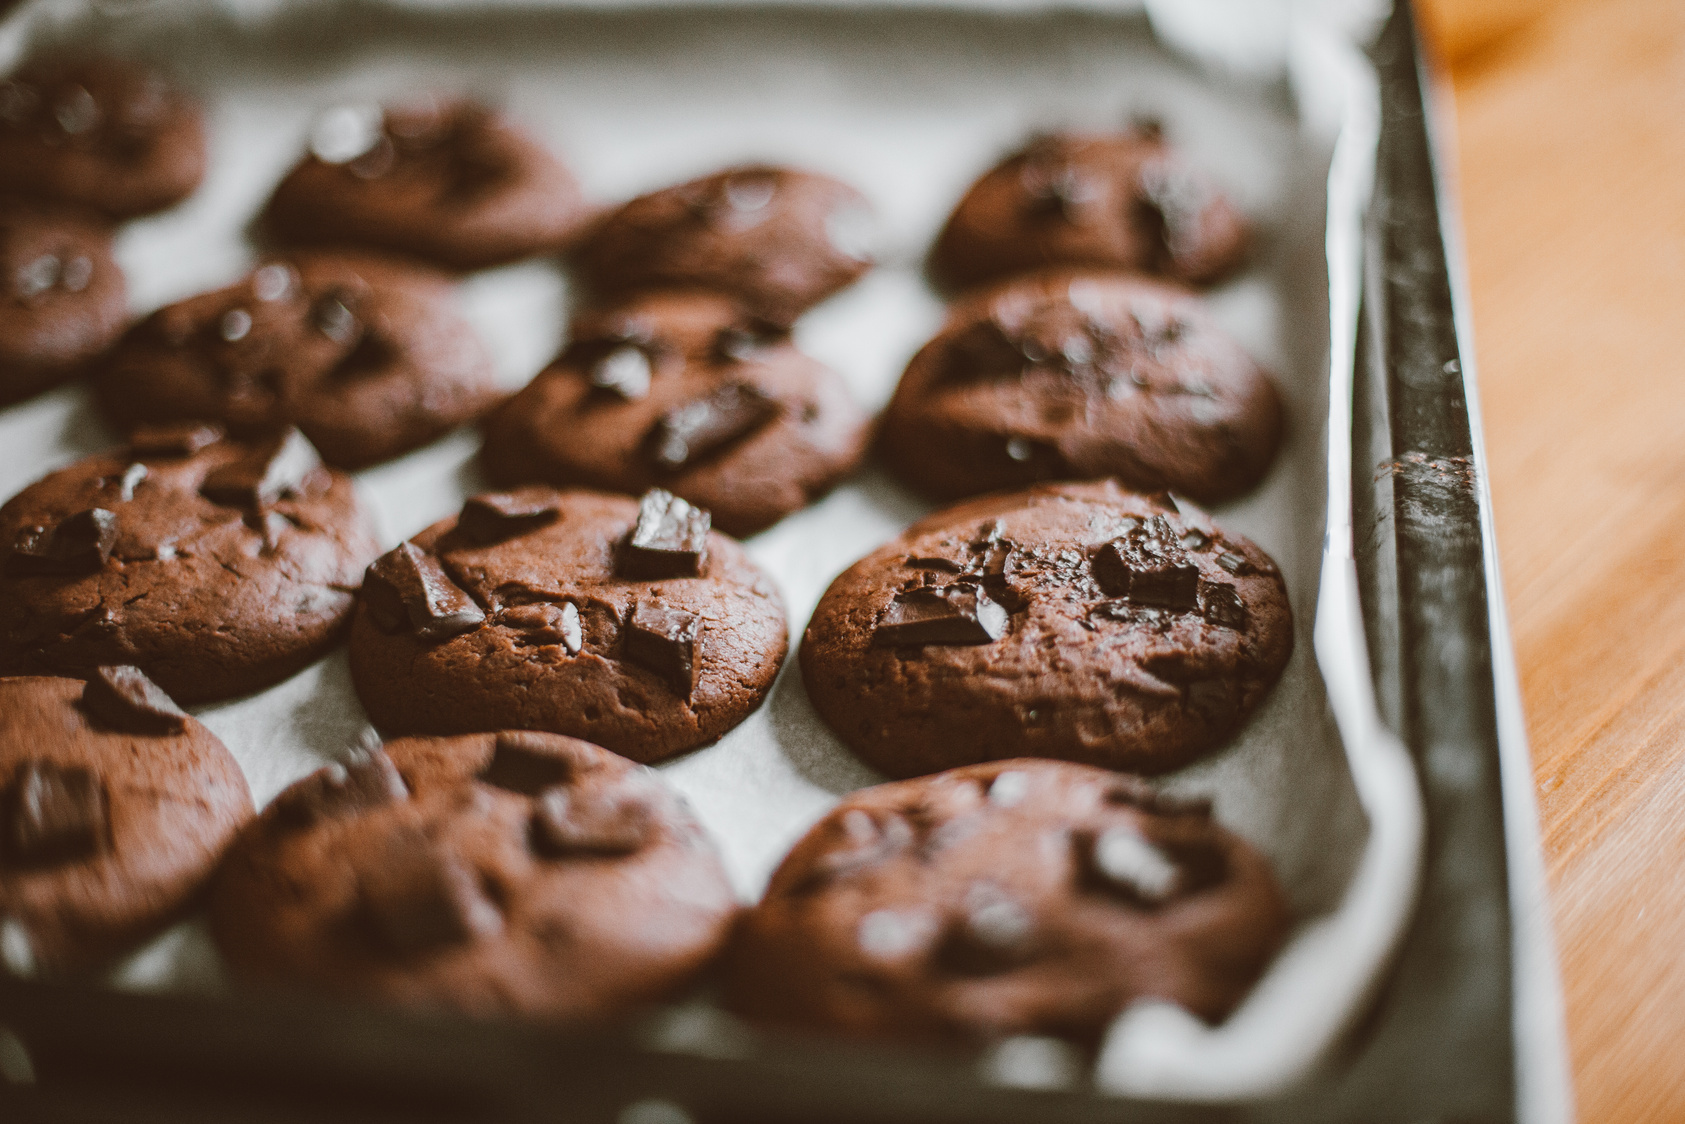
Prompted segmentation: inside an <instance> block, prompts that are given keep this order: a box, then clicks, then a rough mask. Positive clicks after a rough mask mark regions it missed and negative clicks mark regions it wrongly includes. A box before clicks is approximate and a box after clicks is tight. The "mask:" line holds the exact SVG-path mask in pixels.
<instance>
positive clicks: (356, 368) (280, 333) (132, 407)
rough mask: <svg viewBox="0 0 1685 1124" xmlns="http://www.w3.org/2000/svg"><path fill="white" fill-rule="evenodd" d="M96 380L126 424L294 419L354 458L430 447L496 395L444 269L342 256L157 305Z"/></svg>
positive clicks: (273, 266)
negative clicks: (167, 304)
mask: <svg viewBox="0 0 1685 1124" xmlns="http://www.w3.org/2000/svg"><path fill="white" fill-rule="evenodd" d="M95 390H96V392H97V394H98V397H99V402H100V405H101V407H102V408H103V409H104V411H105V414H106V416H107V417H108V418H109V419H110V420H111V422H112V424H114V425H116V426H118V427H119V428H123V429H131V428H133V427H134V426H137V425H150V424H157V423H161V422H176V421H182V420H186V419H193V418H200V419H216V420H218V421H221V422H223V423H225V424H226V425H227V426H228V427H229V428H230V430H231V431H232V432H234V433H236V434H240V435H252V434H258V433H267V432H273V431H275V430H277V429H280V428H281V427H284V426H287V425H296V426H298V427H299V428H300V429H301V430H303V431H304V434H305V436H306V437H308V438H310V440H311V442H312V443H313V444H315V446H316V447H317V449H319V450H320V451H321V454H322V457H323V459H325V460H326V461H327V462H328V463H329V464H333V465H337V466H338V467H340V468H346V469H355V468H363V467H365V466H367V465H371V464H375V463H377V462H379V461H383V460H388V459H390V458H392V457H395V456H397V455H398V454H400V453H405V452H408V451H409V450H411V449H414V448H417V447H418V446H421V445H425V444H427V443H428V442H429V441H432V440H433V439H434V438H436V437H438V436H440V435H441V434H443V433H445V432H446V431H447V430H450V429H452V428H454V427H456V426H457V425H460V424H461V423H463V422H465V421H467V420H469V419H471V418H473V417H476V416H478V415H479V414H480V413H481V412H482V411H484V410H485V409H486V408H487V407H489V406H490V405H491V404H492V403H493V402H495V401H496V400H497V398H498V389H497V385H496V383H495V382H494V380H493V378H492V368H491V359H490V358H489V357H488V355H487V354H486V351H485V348H484V347H483V346H482V344H481V343H480V340H479V338H478V337H477V336H476V335H475V334H474V329H473V328H472V327H471V326H470V325H469V324H468V322H467V321H466V320H464V319H463V318H462V317H461V315H460V314H459V313H458V312H457V311H456V308H455V306H454V303H453V299H452V292H451V288H450V285H449V283H448V282H447V281H446V280H445V278H444V277H443V276H441V275H439V274H436V273H434V272H432V271H430V270H426V269H418V268H415V267H411V266H406V265H401V264H398V263H395V262H391V261H384V260H381V259H379V258H369V257H359V256H355V255H342V254H300V255H296V256H293V257H291V258H288V259H286V260H274V261H270V262H269V263H268V264H266V265H263V266H262V267H260V268H259V269H257V270H256V271H255V272H254V273H252V274H251V276H249V277H247V278H246V279H245V280H243V281H241V282H240V283H239V284H237V285H232V286H230V287H228V288H226V289H219V290H217V291H216V292H212V293H204V294H202V295H200V296H197V297H193V298H191V299H189V300H185V301H181V302H180V303H178V304H172V305H169V306H167V307H165V308H161V309H159V310H158V311H157V312H154V313H153V314H152V315H151V316H149V317H147V318H146V319H145V320H143V321H141V322H140V323H139V324H137V325H135V326H134V328H132V329H130V331H129V332H128V334H127V335H126V336H124V338H123V340H122V342H121V343H119V344H118V345H117V347H116V348H115V349H114V350H113V351H112V353H111V354H110V356H108V357H107V358H106V359H104V360H103V361H102V362H101V363H100V364H99V376H98V379H97V381H96V383H95Z"/></svg>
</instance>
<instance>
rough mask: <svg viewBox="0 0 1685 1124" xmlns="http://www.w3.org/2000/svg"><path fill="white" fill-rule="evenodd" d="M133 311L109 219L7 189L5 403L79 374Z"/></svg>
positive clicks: (2, 222)
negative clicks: (113, 246)
mask: <svg viewBox="0 0 1685 1124" xmlns="http://www.w3.org/2000/svg"><path fill="white" fill-rule="evenodd" d="M128 319H129V300H128V289H127V286H126V285H125V284H124V281H123V271H122V270H121V269H119V268H118V267H117V263H116V262H115V261H114V260H112V257H111V232H110V230H109V229H108V228H107V227H106V226H105V224H104V223H102V222H100V221H98V220H96V219H94V218H93V217H92V216H91V215H90V214H88V213H86V212H83V211H81V210H76V209H73V208H70V207H63V206H58V205H55V204H48V203H35V202H30V201H27V200H24V199H21V198H17V197H11V196H0V405H6V404H8V403H11V402H18V401H21V400H23V399H25V398H29V397H31V396H32V395H35V394H37V393H39V392H40V391H43V390H46V389H47V388H48V387H51V386H55V385H57V384H58V383H61V382H64V381H66V380H67V379H71V378H74V377H75V376H77V375H79V374H80V373H81V372H82V370H83V369H84V368H85V366H86V365H87V363H88V361H89V360H91V359H93V358H94V357H95V356H97V355H99V354H100V353H101V352H103V351H104V350H105V349H106V348H108V347H110V346H111V342H112V341H113V340H115V339H116V338H117V337H118V335H119V334H120V333H121V332H122V331H123V326H124V325H125V324H126V323H127V322H128Z"/></svg>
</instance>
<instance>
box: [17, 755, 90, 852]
mask: <svg viewBox="0 0 1685 1124" xmlns="http://www.w3.org/2000/svg"><path fill="white" fill-rule="evenodd" d="M6 795H7V799H6V803H5V807H4V825H3V826H4V831H5V835H4V839H3V842H4V844H5V858H6V860H7V862H8V863H9V864H13V865H16V866H20V867H28V866H52V865H56V864H59V863H67V862H75V861H77V860H79V859H86V858H89V857H91V856H93V855H96V854H98V853H100V852H101V851H104V850H107V849H108V848H109V847H110V844H111V826H110V822H109V816H108V812H107V809H106V795H105V785H104V784H102V783H101V782H100V779H99V778H98V777H96V776H95V775H94V774H93V773H92V772H91V771H90V770H88V769H83V768H80V767H77V766H74V765H60V764H58V763H56V762H53V761H44V760H40V759H34V760H29V761H25V762H24V763H23V765H22V766H21V767H20V768H19V769H18V770H17V772H16V773H14V774H13V775H12V784H11V787H10V788H9V789H8V791H7V794H6Z"/></svg>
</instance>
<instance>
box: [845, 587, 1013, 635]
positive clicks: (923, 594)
mask: <svg viewBox="0 0 1685 1124" xmlns="http://www.w3.org/2000/svg"><path fill="white" fill-rule="evenodd" d="M1006 622H1007V612H1006V607H1005V606H1004V605H1001V604H999V603H997V602H995V601H993V600H991V599H990V597H989V595H988V594H987V593H985V592H984V591H983V588H982V587H981V586H979V585H972V584H970V583H959V582H956V583H955V584H953V585H950V586H948V587H946V588H944V589H914V590H909V591H907V592H905V593H898V594H896V595H895V600H894V601H892V602H890V605H889V608H888V609H886V610H885V611H884V614H883V616H882V617H880V618H879V619H878V624H877V627H876V628H875V629H874V630H873V631H872V643H873V644H876V645H879V646H880V647H912V646H914V645H920V644H992V643H994V642H995V641H996V640H999V639H1000V638H1001V637H1002V636H1004V635H1006Z"/></svg>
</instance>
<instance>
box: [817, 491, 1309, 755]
mask: <svg viewBox="0 0 1685 1124" xmlns="http://www.w3.org/2000/svg"><path fill="white" fill-rule="evenodd" d="M1292 649H1293V626H1292V615H1291V613H1290V611H1289V609H1288V604H1287V591H1286V586H1285V584H1284V583H1283V581H1282V577H1281V573H1280V571H1279V570H1278V569H1277V568H1276V565H1275V563H1274V562H1272V561H1271V560H1270V558H1269V556H1268V555H1266V554H1265V553H1264V551H1262V550H1261V549H1259V548H1258V547H1257V546H1256V545H1254V544H1253V543H1251V542H1249V541H1247V540H1246V539H1244V538H1241V537H1240V536H1239V535H1234V534H1230V533H1228V532H1225V531H1223V530H1222V529H1220V528H1219V527H1217V526H1216V525H1215V524H1214V523H1212V521H1211V520H1210V519H1209V518H1207V517H1206V516H1205V515H1203V514H1202V513H1200V512H1198V511H1196V510H1194V509H1192V508H1187V507H1184V508H1183V509H1182V510H1180V511H1179V510H1178V509H1177V507H1176V505H1175V504H1174V503H1173V502H1172V501H1171V500H1170V498H1169V497H1168V496H1165V495H1159V496H1150V495H1144V494H1140V493H1135V492H1130V491H1127V490H1125V489H1123V488H1121V487H1119V486H1118V485H1117V484H1116V483H1114V482H1111V481H1102V482H1100V483H1094V484H1057V485H1044V486H1041V487H1038V488H1032V489H1029V490H1027V491H1024V492H1016V493H1010V494H1007V495H997V496H988V497H984V498H980V499H977V500H973V501H970V502H969V503H965V504H961V505H959V506H957V507H953V508H949V509H947V510H946V511H941V512H937V513H936V514H935V515H932V516H929V517H927V518H926V519H924V520H921V521H920V522H918V523H915V524H913V525H912V526H911V527H909V528H908V529H907V530H906V531H905V532H903V533H902V535H901V536H900V537H898V538H896V539H894V540H892V541H891V542H889V543H887V544H886V545H884V546H883V547H881V548H879V549H878V550H876V551H873V552H872V553H871V554H869V555H867V556H866V557H865V558H863V559H861V560H860V561H859V562H856V563H855V564H854V565H853V566H851V567H850V568H849V569H847V570H846V571H844V572H843V573H842V575H841V576H839V577H838V578H837V579H836V581H834V582H833V583H832V584H831V587H830V588H829V589H828V590H827V591H826V592H825V595H824V596H823V597H822V598H821V599H820V602H819V606H818V608H817V609H816V610H815V611H814V614H813V619H812V621H811V622H810V623H809V624H808V627H807V632H806V634H805V636H804V638H803V640H802V648H801V668H802V679H803V682H804V683H805V684H806V686H807V692H808V695H809V697H810V698H811V699H812V701H813V705H814V707H815V708H816V709H817V710H818V711H819V714H820V716H821V717H822V718H823V719H824V720H825V722H826V723H827V724H828V725H829V726H830V727H831V728H832V729H833V730H835V731H836V733H837V735H838V736H839V737H840V738H842V740H843V741H844V742H845V743H847V744H848V746H849V747H850V748H851V749H853V750H854V752H855V753H856V754H858V755H859V756H860V757H861V758H862V759H863V760H864V761H866V762H867V763H868V764H870V765H872V766H873V767H875V768H877V769H879V770H881V771H882V772H884V773H887V774H888V775H890V776H892V777H910V776H917V775H920V774H924V773H933V772H937V771H939V770H942V769H948V768H953V767H955V766H958V765H970V764H975V763H979V762H984V761H992V760H998V759H1002V758H1009V757H1053V758H1060V759H1064V760H1070V761H1080V762H1085V763H1088V764H1093V765H1100V766H1104V767H1106V768H1113V769H1125V770H1128V771H1131V772H1139V773H1163V772H1168V771H1170V770H1172V769H1178V768H1181V767H1182V766H1183V765H1186V764H1188V763H1189V762H1191V761H1194V760H1196V759H1198V758H1200V757H1202V756H1205V755H1206V754H1209V753H1211V752H1212V751H1214V750H1215V749H1217V748H1218V747H1219V746H1220V745H1221V744H1222V743H1223V742H1224V741H1225V740H1226V739H1228V738H1229V737H1230V736H1231V735H1232V734H1234V733H1235V731H1236V730H1238V729H1239V728H1240V726H1241V725H1242V723H1243V722H1244V721H1245V719H1246V717H1247V715H1249V714H1250V713H1251V712H1252V711H1253V710H1254V709H1255V708H1256V707H1257V705H1258V704H1259V702H1260V701H1262V699H1263V698H1264V696H1265V695H1266V694H1267V693H1268V691H1269V689H1270V687H1271V686H1272V685H1273V684H1274V683H1275V681H1276V679H1277V678H1279V676H1280V675H1281V671H1282V668H1283V667H1284V666H1285V665H1286V663H1287V657H1288V655H1289V654H1290V653H1291V652H1292Z"/></svg>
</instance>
